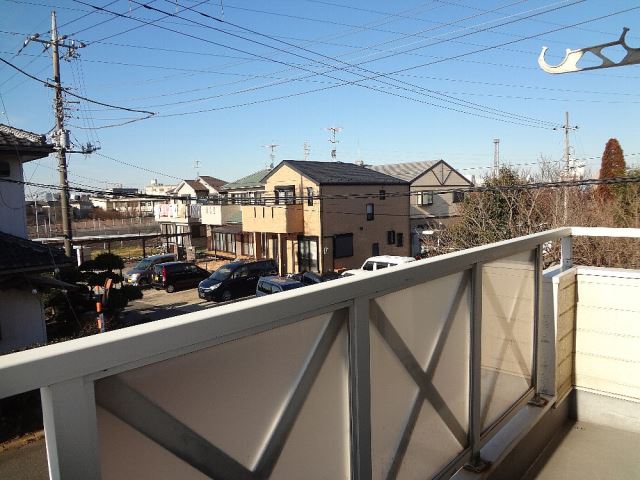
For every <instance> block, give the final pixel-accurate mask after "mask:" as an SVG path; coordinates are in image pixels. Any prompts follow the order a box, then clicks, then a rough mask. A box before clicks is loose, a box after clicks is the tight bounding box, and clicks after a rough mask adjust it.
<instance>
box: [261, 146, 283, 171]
mask: <svg viewBox="0 0 640 480" xmlns="http://www.w3.org/2000/svg"><path fill="white" fill-rule="evenodd" d="M279 146H280V145H276V144H275V143H270V144H269V145H263V147H265V148H268V149H270V150H271V153H270V154H269V159H270V160H271V163H270V164H269V170H271V169H273V165H274V163H275V160H276V148H278V147H279Z"/></svg>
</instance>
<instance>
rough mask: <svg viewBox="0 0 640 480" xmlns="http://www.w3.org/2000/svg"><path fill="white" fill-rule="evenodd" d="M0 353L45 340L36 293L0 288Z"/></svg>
mask: <svg viewBox="0 0 640 480" xmlns="http://www.w3.org/2000/svg"><path fill="white" fill-rule="evenodd" d="M0 305H1V306H2V308H0V354H4V353H8V352H11V351H13V350H17V349H19V348H24V347H28V346H30V345H33V344H36V343H45V342H46V341H47V332H46V328H45V324H44V317H43V312H42V307H41V305H40V299H39V297H38V295H33V294H32V293H31V292H29V291H23V290H0Z"/></svg>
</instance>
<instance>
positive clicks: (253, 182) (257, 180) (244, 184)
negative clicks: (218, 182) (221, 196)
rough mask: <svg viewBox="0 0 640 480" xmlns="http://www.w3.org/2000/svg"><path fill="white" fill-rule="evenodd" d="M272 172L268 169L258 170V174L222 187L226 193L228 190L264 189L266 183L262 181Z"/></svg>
mask: <svg viewBox="0 0 640 480" xmlns="http://www.w3.org/2000/svg"><path fill="white" fill-rule="evenodd" d="M270 171H271V170H270V169H268V168H265V169H264V170H258V171H257V172H255V173H252V174H251V175H247V176H246V177H242V178H240V179H239V180H236V181H234V182H229V183H227V184H225V185H223V186H222V187H221V190H222V191H226V190H236V189H241V188H259V187H262V186H263V185H264V182H263V181H262V179H263V178H264V177H266V176H267V174H268V173H269V172H270Z"/></svg>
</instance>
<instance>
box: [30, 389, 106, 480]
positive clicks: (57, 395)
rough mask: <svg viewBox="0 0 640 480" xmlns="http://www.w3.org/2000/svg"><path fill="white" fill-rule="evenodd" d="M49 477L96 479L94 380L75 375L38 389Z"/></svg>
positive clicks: (97, 461)
mask: <svg viewBox="0 0 640 480" xmlns="http://www.w3.org/2000/svg"><path fill="white" fill-rule="evenodd" d="M40 396H41V398H42V416H43V420H44V432H45V441H46V444H47V462H48V464H49V477H50V478H51V479H52V480H59V479H67V478H82V479H86V480H98V479H99V478H100V462H99V455H98V431H97V419H96V402H95V392H94V386H93V382H85V381H84V379H83V378H77V379H73V380H69V381H66V382H62V383H57V384H55V385H50V386H48V387H43V388H41V389H40Z"/></svg>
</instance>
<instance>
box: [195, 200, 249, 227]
mask: <svg viewBox="0 0 640 480" xmlns="http://www.w3.org/2000/svg"><path fill="white" fill-rule="evenodd" d="M240 211H241V208H240V205H233V204H223V205H202V206H201V210H200V216H201V222H202V223H203V224H205V225H224V224H226V223H228V222H229V220H230V219H231V218H233V216H234V215H237V214H238V213H240Z"/></svg>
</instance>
